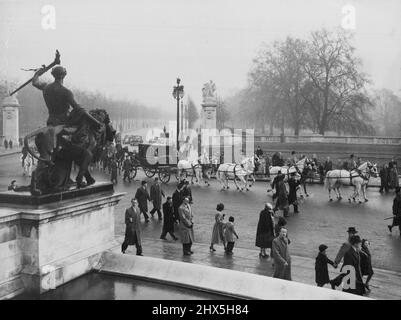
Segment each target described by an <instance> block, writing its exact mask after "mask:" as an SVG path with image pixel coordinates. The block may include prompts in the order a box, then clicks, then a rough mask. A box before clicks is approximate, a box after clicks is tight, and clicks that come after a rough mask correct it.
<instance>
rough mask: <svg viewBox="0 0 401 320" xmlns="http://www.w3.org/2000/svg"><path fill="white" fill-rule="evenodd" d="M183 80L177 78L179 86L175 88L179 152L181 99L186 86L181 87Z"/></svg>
mask: <svg viewBox="0 0 401 320" xmlns="http://www.w3.org/2000/svg"><path fill="white" fill-rule="evenodd" d="M180 82H181V79H180V78H177V85H176V86H174V87H173V97H174V99H176V100H177V151H178V150H179V148H180V146H179V141H178V139H179V135H180V99H182V98H183V97H184V86H182V85H181V86H180Z"/></svg>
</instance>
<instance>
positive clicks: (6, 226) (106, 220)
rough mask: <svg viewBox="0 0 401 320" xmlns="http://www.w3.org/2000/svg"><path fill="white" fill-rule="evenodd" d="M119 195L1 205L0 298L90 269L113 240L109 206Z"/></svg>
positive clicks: (47, 286) (36, 290) (40, 290)
mask: <svg viewBox="0 0 401 320" xmlns="http://www.w3.org/2000/svg"><path fill="white" fill-rule="evenodd" d="M122 196H123V194H122V193H119V194H115V193H112V194H92V195H90V196H86V197H82V198H76V199H72V200H68V201H61V202H58V203H51V204H47V205H44V206H42V207H39V208H32V207H25V208H22V209H15V208H12V206H9V207H7V206H5V205H4V204H2V207H1V208H0V259H1V263H0V298H9V297H10V296H15V295H17V294H20V293H21V292H22V291H27V292H31V293H33V294H40V293H43V292H45V291H47V290H49V289H51V288H52V287H54V286H56V287H57V286H59V285H61V284H64V283H65V282H67V281H70V280H72V279H74V278H76V277H79V276H81V275H83V274H85V273H87V272H89V271H90V270H92V269H93V268H94V267H95V266H96V264H97V263H98V262H99V259H100V256H101V253H102V252H103V251H104V250H107V249H109V248H111V247H112V246H114V245H115V244H116V242H115V239H114V206H115V205H116V204H117V203H118V201H119V200H120V199H121V197H122ZM14 207H15V206H14ZM21 207H23V206H22V205H21Z"/></svg>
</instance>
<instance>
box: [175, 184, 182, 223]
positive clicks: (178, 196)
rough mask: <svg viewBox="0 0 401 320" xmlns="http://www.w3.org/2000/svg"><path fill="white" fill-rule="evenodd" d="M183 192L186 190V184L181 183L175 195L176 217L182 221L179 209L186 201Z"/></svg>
mask: <svg viewBox="0 0 401 320" xmlns="http://www.w3.org/2000/svg"><path fill="white" fill-rule="evenodd" d="M183 190H184V184H183V183H182V182H180V183H179V184H178V185H177V189H176V190H175V191H174V193H173V209H174V215H175V217H176V218H177V219H178V220H179V219H180V217H179V214H178V208H179V207H180V206H181V204H182V201H183V200H184V196H183Z"/></svg>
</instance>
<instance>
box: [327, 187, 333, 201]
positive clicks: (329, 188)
mask: <svg viewBox="0 0 401 320" xmlns="http://www.w3.org/2000/svg"><path fill="white" fill-rule="evenodd" d="M327 189H328V190H329V201H330V202H331V201H333V199H332V198H331V186H328V187H327Z"/></svg>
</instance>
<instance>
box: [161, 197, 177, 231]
mask: <svg viewBox="0 0 401 320" xmlns="http://www.w3.org/2000/svg"><path fill="white" fill-rule="evenodd" d="M175 220H176V219H175V216H174V208H173V205H172V204H171V205H170V204H169V203H168V202H167V201H166V202H165V203H163V231H165V232H171V233H173V232H174V221H175Z"/></svg>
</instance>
